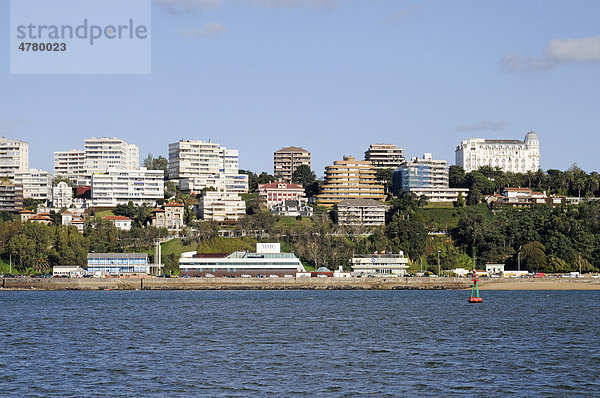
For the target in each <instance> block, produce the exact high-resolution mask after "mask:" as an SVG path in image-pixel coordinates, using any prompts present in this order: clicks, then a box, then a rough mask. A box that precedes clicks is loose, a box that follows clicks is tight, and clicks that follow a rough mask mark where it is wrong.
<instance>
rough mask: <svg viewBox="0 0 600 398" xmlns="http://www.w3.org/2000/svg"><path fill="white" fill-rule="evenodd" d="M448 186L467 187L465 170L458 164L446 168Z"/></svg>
mask: <svg viewBox="0 0 600 398" xmlns="http://www.w3.org/2000/svg"><path fill="white" fill-rule="evenodd" d="M448 180H449V181H448V182H449V183H450V188H468V187H467V186H466V185H465V184H466V182H465V170H464V169H463V168H462V167H460V166H450V168H449V169H448Z"/></svg>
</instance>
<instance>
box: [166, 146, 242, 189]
mask: <svg viewBox="0 0 600 398" xmlns="http://www.w3.org/2000/svg"><path fill="white" fill-rule="evenodd" d="M169 179H170V180H177V181H179V185H180V189H182V191H184V192H190V193H198V192H200V191H201V190H202V189H203V188H206V187H213V188H216V189H222V188H223V186H222V185H221V184H225V186H226V189H228V190H231V191H232V192H240V193H246V192H248V176H246V175H244V174H239V153H238V150H237V149H227V148H225V147H222V146H220V145H219V144H218V143H216V142H212V140H208V141H201V140H180V141H179V142H175V143H172V144H169Z"/></svg>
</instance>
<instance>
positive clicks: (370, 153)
mask: <svg viewBox="0 0 600 398" xmlns="http://www.w3.org/2000/svg"><path fill="white" fill-rule="evenodd" d="M365 160H369V161H371V163H373V167H375V169H393V170H396V168H398V166H400V165H401V164H402V163H404V161H405V160H406V157H405V155H404V149H402V148H397V147H396V145H394V144H371V145H369V149H367V151H366V152H365Z"/></svg>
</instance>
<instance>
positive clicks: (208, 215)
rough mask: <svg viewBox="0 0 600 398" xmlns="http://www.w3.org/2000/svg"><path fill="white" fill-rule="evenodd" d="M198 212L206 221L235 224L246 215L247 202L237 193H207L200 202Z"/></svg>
mask: <svg viewBox="0 0 600 398" xmlns="http://www.w3.org/2000/svg"><path fill="white" fill-rule="evenodd" d="M197 212H198V215H199V217H200V219H202V220H205V221H216V222H220V223H227V222H235V221H237V220H239V219H240V218H241V217H243V216H244V215H245V214H246V202H244V201H243V200H242V198H240V195H238V194H237V193H235V192H224V191H206V192H204V194H203V195H202V197H201V198H200V199H199V201H198V205H197Z"/></svg>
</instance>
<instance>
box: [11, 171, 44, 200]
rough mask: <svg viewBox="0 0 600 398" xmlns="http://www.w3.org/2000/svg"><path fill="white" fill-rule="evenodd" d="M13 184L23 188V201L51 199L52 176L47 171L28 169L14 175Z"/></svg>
mask: <svg viewBox="0 0 600 398" xmlns="http://www.w3.org/2000/svg"><path fill="white" fill-rule="evenodd" d="M15 184H16V185H21V186H22V187H23V199H36V200H43V201H49V200H51V199H52V196H51V195H52V175H51V174H50V172H49V171H45V170H36V169H30V170H28V171H17V172H16V173H15Z"/></svg>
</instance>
